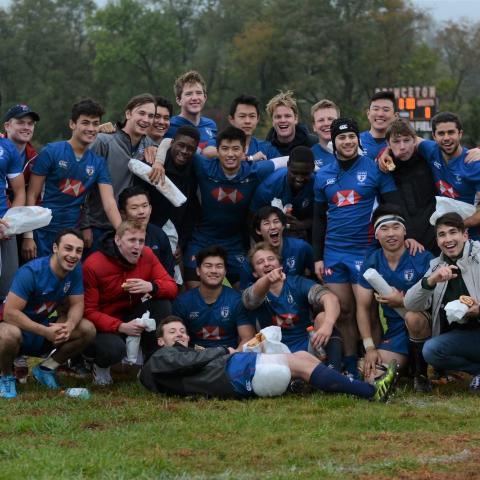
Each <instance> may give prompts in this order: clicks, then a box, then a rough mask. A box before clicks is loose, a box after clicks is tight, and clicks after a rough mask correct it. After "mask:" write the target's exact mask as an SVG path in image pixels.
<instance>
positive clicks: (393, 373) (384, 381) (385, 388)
mask: <svg viewBox="0 0 480 480" xmlns="http://www.w3.org/2000/svg"><path fill="white" fill-rule="evenodd" d="M397 378H398V363H397V361H396V360H392V361H391V362H390V363H389V364H388V367H387V371H386V373H385V375H383V376H382V377H381V378H380V379H378V380H375V383H374V387H375V394H374V395H373V397H372V399H373V400H376V401H377V402H386V401H387V400H388V397H389V396H390V395H391V394H392V392H393V390H394V388H395V383H397Z"/></svg>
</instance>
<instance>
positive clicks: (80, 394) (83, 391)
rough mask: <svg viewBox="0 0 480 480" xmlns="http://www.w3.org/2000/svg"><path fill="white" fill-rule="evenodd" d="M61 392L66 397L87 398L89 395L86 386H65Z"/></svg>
mask: <svg viewBox="0 0 480 480" xmlns="http://www.w3.org/2000/svg"><path fill="white" fill-rule="evenodd" d="M62 393H63V394H64V395H65V396H67V397H72V398H81V399H82V400H88V399H89V398H90V397H91V395H90V391H89V390H88V388H67V389H65V390H63V392H62Z"/></svg>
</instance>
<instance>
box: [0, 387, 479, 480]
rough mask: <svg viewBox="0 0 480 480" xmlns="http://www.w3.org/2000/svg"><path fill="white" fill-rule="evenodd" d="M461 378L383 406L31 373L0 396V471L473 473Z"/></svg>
mask: <svg viewBox="0 0 480 480" xmlns="http://www.w3.org/2000/svg"><path fill="white" fill-rule="evenodd" d="M63 380H64V383H66V384H69V385H71V386H80V385H81V384H82V382H81V381H79V380H73V379H65V378H64V379H63ZM467 385H468V384H467V383H465V384H462V383H461V384H456V385H455V386H452V385H448V386H444V387H440V389H436V390H435V392H434V393H433V394H432V395H428V396H427V395H414V394H412V392H411V391H410V389H409V388H408V387H406V386H403V387H400V388H399V390H398V391H397V394H396V396H395V397H394V398H393V399H392V400H391V402H390V403H388V404H387V405H384V404H375V403H369V402H366V401H361V400H355V399H352V398H348V397H346V396H341V395H336V396H334V395H322V394H317V393H316V394H313V395H309V396H305V397H298V396H293V395H289V396H285V397H283V398H276V399H257V400H251V401H244V402H241V401H218V400H204V399H201V400H188V399H187V400H184V399H176V398H167V397H162V396H155V395H154V394H150V393H148V392H146V391H145V390H144V389H143V388H142V387H141V386H139V385H137V384H136V383H135V382H134V381H133V380H132V379H122V381H118V382H117V383H116V384H115V385H114V386H112V387H110V388H107V389H100V388H96V389H95V388H92V389H91V391H92V398H91V399H90V400H79V399H72V398H68V397H64V396H62V395H61V394H59V393H57V392H46V391H45V390H44V389H43V388H41V387H39V386H37V385H35V383H34V381H33V380H31V379H29V383H28V385H27V386H26V387H20V388H19V396H18V397H17V399H14V400H11V401H5V400H3V401H2V402H1V403H0V412H1V421H0V462H1V463H0V478H1V479H37V478H39V479H43V478H45V479H46V478H55V479H63V478H65V479H87V478H102V479H222V480H227V479H287V478H292V479H322V478H326V479H342V480H346V479H370V478H375V479H429V480H436V479H445V480H446V479H459V480H460V479H461V480H464V479H476V478H480V415H479V410H480V396H476V397H475V396H472V395H470V394H469V393H467V392H466V388H467Z"/></svg>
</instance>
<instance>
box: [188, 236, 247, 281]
mask: <svg viewBox="0 0 480 480" xmlns="http://www.w3.org/2000/svg"><path fill="white" fill-rule="evenodd" d="M202 248H205V245H200V244H198V243H196V242H194V241H191V242H189V244H188V245H187V248H186V249H185V254H184V256H183V265H184V267H185V268H189V269H192V270H195V269H196V268H197V261H196V255H197V254H198V252H199V251H200V250H201V249H202ZM226 250H227V252H228V256H227V265H226V267H227V277H229V278H230V276H234V277H236V278H240V272H241V271H242V269H243V263H244V262H246V261H247V258H246V254H245V252H243V251H241V250H236V249H230V248H228V249H226Z"/></svg>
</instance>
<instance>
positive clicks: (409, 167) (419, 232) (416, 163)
mask: <svg viewBox="0 0 480 480" xmlns="http://www.w3.org/2000/svg"><path fill="white" fill-rule="evenodd" d="M394 162H395V167H396V168H395V170H394V171H393V172H392V176H393V178H394V180H395V184H396V185H397V188H398V191H399V193H400V197H399V198H400V199H401V202H400V204H399V206H400V207H401V208H402V210H403V212H404V215H405V217H406V218H405V220H406V224H407V231H408V237H411V238H414V239H415V240H417V242H420V243H421V244H422V245H423V246H424V247H425V248H426V249H427V250H430V251H431V252H433V253H434V254H437V253H439V252H438V246H437V242H436V239H435V231H434V228H433V226H432V225H430V216H431V215H432V213H433V212H434V211H435V195H436V193H435V192H436V190H435V184H434V181H433V175H432V171H431V170H430V167H429V166H428V164H427V162H426V160H425V159H424V158H423V157H422V156H420V155H419V154H418V153H417V152H415V153H414V154H413V156H412V157H411V158H410V159H409V160H406V161H401V160H397V159H394Z"/></svg>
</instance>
